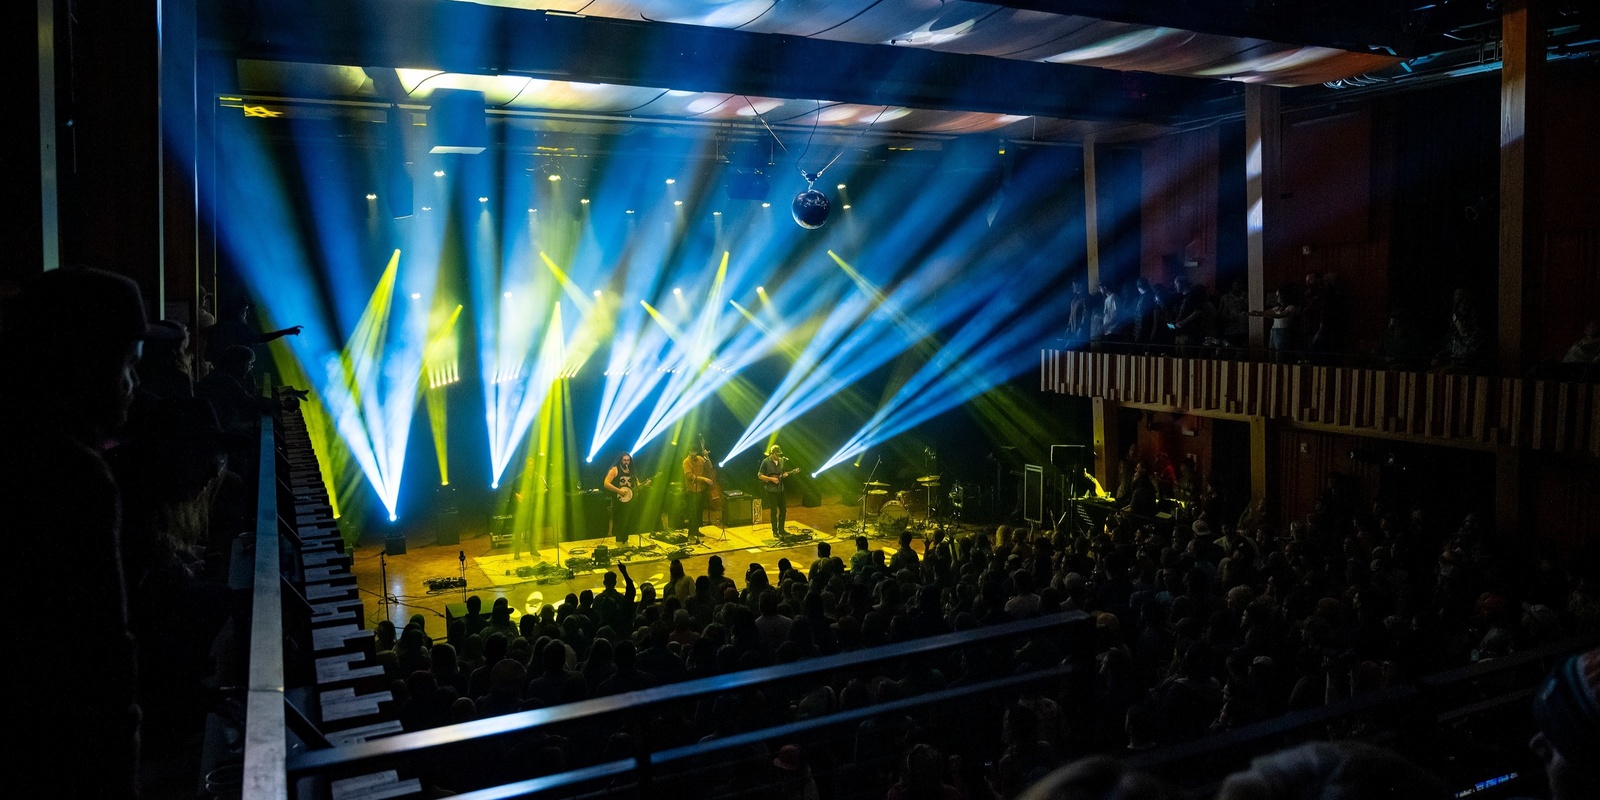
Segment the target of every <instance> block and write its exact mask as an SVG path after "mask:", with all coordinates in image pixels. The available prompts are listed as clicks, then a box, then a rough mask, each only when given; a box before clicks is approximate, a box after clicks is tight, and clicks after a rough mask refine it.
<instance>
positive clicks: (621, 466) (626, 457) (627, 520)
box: [605, 452, 637, 544]
mask: <svg viewBox="0 0 1600 800" xmlns="http://www.w3.org/2000/svg"><path fill="white" fill-rule="evenodd" d="M634 488H635V484H634V481H633V454H632V453H626V452H625V453H620V454H618V455H617V460H616V461H613V462H611V469H609V470H607V471H606V480H605V489H606V491H608V492H610V493H611V537H612V538H613V539H615V540H616V541H617V544H627V543H628V539H629V537H631V536H633V519H634V517H635V516H637V515H635V514H634V513H633V510H632V509H631V508H630V507H629V506H630V505H631V502H630V501H631V500H632V499H633V496H632V495H633V490H634Z"/></svg>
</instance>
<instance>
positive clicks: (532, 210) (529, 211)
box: [528, 208, 539, 214]
mask: <svg viewBox="0 0 1600 800" xmlns="http://www.w3.org/2000/svg"><path fill="white" fill-rule="evenodd" d="M538 210H539V209H537V208H530V209H528V213H529V214H532V213H534V212H536V211H538Z"/></svg>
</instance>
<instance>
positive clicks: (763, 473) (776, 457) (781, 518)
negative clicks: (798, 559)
mask: <svg viewBox="0 0 1600 800" xmlns="http://www.w3.org/2000/svg"><path fill="white" fill-rule="evenodd" d="M788 461H789V459H787V458H784V457H783V448H781V447H779V446H777V445H773V446H771V447H768V448H767V457H766V458H765V459H763V460H762V461H761V468H760V469H759V470H758V471H757V472H756V478H757V479H758V480H760V481H761V482H762V483H764V484H766V489H767V496H766V505H767V509H768V511H769V513H768V515H767V518H768V520H769V521H771V523H772V536H773V538H777V537H778V536H779V535H780V534H782V533H783V526H784V524H785V523H787V522H788V521H789V507H788V502H787V500H786V498H785V497H784V493H783V490H784V480H785V479H786V478H788V477H789V476H790V475H793V474H794V472H795V471H794V470H792V469H787V468H786V467H787V466H788Z"/></svg>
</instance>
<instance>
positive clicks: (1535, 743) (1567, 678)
mask: <svg viewBox="0 0 1600 800" xmlns="http://www.w3.org/2000/svg"><path fill="white" fill-rule="evenodd" d="M1533 718H1534V721H1536V722H1537V723H1538V724H1539V732H1538V733H1536V734H1534V737H1533V740H1532V741H1530V742H1528V747H1529V748H1531V749H1532V750H1533V752H1534V753H1535V754H1536V755H1538V756H1539V758H1540V760H1542V761H1543V762H1544V773H1545V780H1546V781H1548V782H1549V784H1550V797H1551V800H1578V798H1591V797H1600V761H1597V759H1596V758H1595V754H1596V753H1600V650H1590V651H1589V652H1587V653H1583V654H1582V655H1576V656H1573V657H1571V658H1569V659H1567V660H1566V661H1564V662H1562V664H1561V666H1559V667H1557V668H1556V669H1555V671H1554V672H1552V673H1551V674H1550V677H1548V678H1546V679H1545V682H1544V684H1543V685H1542V686H1541V687H1540V689H1539V692H1538V693H1537V694H1535V695H1534V697H1533Z"/></svg>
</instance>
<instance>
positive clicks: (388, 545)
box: [383, 533, 406, 556]
mask: <svg viewBox="0 0 1600 800" xmlns="http://www.w3.org/2000/svg"><path fill="white" fill-rule="evenodd" d="M383 554H384V555H387V556H403V555H405V554H406V537H405V534H403V533H395V534H390V535H388V536H385V537H383Z"/></svg>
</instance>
